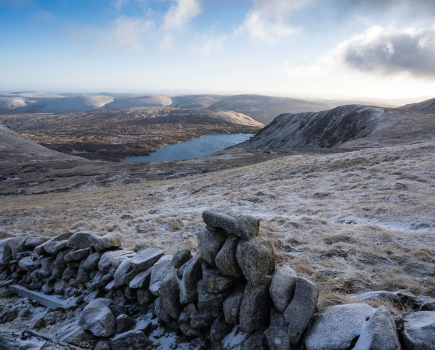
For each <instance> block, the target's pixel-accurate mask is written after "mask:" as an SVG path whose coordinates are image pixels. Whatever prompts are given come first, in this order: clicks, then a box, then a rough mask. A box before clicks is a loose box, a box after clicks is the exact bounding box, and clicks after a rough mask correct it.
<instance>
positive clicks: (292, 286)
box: [269, 265, 297, 313]
mask: <svg viewBox="0 0 435 350" xmlns="http://www.w3.org/2000/svg"><path fill="white" fill-rule="evenodd" d="M296 281H297V276H296V272H295V271H294V270H293V269H292V268H291V267H289V266H287V265H284V266H282V267H280V268H279V269H278V270H276V271H275V274H274V275H273V278H272V283H271V285H270V289H269V292H270V296H271V297H272V300H273V303H274V304H275V307H276V308H277V309H278V311H279V312H281V313H283V312H284V311H285V309H286V308H287V306H288V305H289V304H290V302H291V301H292V299H293V297H294V295H295V290H296Z"/></svg>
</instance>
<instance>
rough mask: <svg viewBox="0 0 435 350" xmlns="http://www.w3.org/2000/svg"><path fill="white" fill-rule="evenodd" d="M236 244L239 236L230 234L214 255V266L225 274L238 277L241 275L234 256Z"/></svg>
mask: <svg viewBox="0 0 435 350" xmlns="http://www.w3.org/2000/svg"><path fill="white" fill-rule="evenodd" d="M238 244H239V238H238V237H237V236H235V235H230V236H229V237H228V238H227V240H226V241H225V243H224V245H223V246H222V248H221V250H220V251H219V253H218V254H217V255H216V259H215V262H216V267H217V268H218V269H219V271H220V272H221V273H222V274H223V275H225V276H232V277H240V276H242V275H243V272H242V269H241V268H240V266H239V264H238V263H237V257H236V253H237V245H238Z"/></svg>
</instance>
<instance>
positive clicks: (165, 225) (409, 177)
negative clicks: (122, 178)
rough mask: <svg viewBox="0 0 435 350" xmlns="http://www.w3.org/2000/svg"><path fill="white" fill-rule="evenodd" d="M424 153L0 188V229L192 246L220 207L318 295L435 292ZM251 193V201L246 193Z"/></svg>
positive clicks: (428, 159) (432, 216)
mask: <svg viewBox="0 0 435 350" xmlns="http://www.w3.org/2000/svg"><path fill="white" fill-rule="evenodd" d="M433 154H435V142H429V143H422V144H417V145H404V146H397V147H389V148H384V149H366V150H362V151H357V152H352V153H342V154H333V155H323V156H320V155H316V156H314V155H310V156H301V157H288V158H281V159H278V160H271V161H268V162H264V163H259V164H255V165H252V166H249V167H244V168H237V169H228V170H224V171H222V172H216V173H207V174H202V175H197V176H192V177H189V178H181V179H176V180H165V181H150V182H144V183H141V184H139V185H127V186H121V187H111V188H107V189H102V190H94V191H80V192H70V193H59V194H49V195H38V196H22V197H15V198H12V197H11V198H1V199H0V232H4V233H5V235H6V236H8V235H18V234H22V233H28V234H32V235H47V236H54V235H57V234H59V233H62V232H68V231H72V232H76V231H79V230H84V229H86V230H92V231H95V232H98V233H99V234H104V233H107V232H111V233H114V234H115V233H116V234H119V235H120V236H121V239H122V246H123V248H125V249H138V248H139V247H140V246H145V245H151V244H153V245H158V246H160V247H162V248H163V249H164V250H165V251H167V252H169V253H175V252H176V251H177V250H179V249H182V248H186V247H187V248H190V249H192V250H194V251H196V249H197V240H196V236H197V234H198V232H199V231H200V230H202V229H204V227H205V226H204V223H203V222H202V218H201V213H202V211H203V210H205V209H208V208H218V209H229V210H232V211H235V212H237V213H240V214H249V215H253V216H256V217H258V218H260V219H261V228H260V234H261V235H262V236H264V237H267V238H268V239H269V240H270V241H271V243H272V245H273V247H274V250H275V252H276V261H277V265H278V266H279V265H282V264H288V265H289V266H291V267H292V268H293V269H294V270H295V271H296V272H297V274H298V275H299V276H302V277H305V278H308V279H310V280H313V281H314V282H316V283H317V284H318V286H319V288H320V292H321V299H322V298H324V300H326V301H325V303H331V302H333V301H334V300H338V301H337V302H339V301H340V300H345V298H347V297H349V295H352V294H359V293H363V292H367V291H374V290H389V291H397V290H402V289H406V290H410V291H411V292H413V293H416V294H424V295H428V296H433V297H435V282H433V276H434V271H435V247H433V242H434V238H435V196H434V193H435V159H434V157H433ZM392 159H393V160H392ZM404 174H406V176H404ZM308 175H309V176H308ZM399 177H400V179H399ZM418 179H425V180H426V182H424V181H418ZM397 183H400V184H401V185H400V186H399V187H397V186H396V185H397ZM198 189H199V191H198ZM192 193H193V194H192ZM326 194H327V195H326ZM254 197H257V198H260V199H261V201H249V200H246V199H248V198H254ZM135 247H136V248H135ZM331 293H333V294H331ZM325 296H326V297H325ZM322 300H323V299H322ZM331 300H332V301H331ZM399 311H400V310H399Z"/></svg>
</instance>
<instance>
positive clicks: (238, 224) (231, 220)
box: [202, 210, 260, 239]
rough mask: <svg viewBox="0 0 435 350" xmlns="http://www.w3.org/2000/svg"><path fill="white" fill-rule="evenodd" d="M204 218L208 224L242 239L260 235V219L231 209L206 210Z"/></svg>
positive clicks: (203, 214)
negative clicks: (236, 212) (239, 213)
mask: <svg viewBox="0 0 435 350" xmlns="http://www.w3.org/2000/svg"><path fill="white" fill-rule="evenodd" d="M202 218H203V220H204V222H205V223H206V225H207V226H209V227H213V228H221V229H223V230H225V231H227V232H229V233H232V234H233V235H236V236H238V237H240V238H242V239H251V238H253V237H255V236H258V232H259V229H260V220H259V219H255V218H254V217H252V216H249V215H238V214H235V213H233V212H230V211H218V210H206V211H204V212H203V213H202Z"/></svg>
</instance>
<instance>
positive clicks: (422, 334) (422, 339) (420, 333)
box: [403, 311, 435, 350]
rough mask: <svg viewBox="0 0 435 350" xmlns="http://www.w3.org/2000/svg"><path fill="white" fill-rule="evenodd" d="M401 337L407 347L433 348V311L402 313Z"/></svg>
mask: <svg viewBox="0 0 435 350" xmlns="http://www.w3.org/2000/svg"><path fill="white" fill-rule="evenodd" d="M403 322H404V331H403V338H404V340H405V344H406V346H407V347H408V349H412V350H414V349H415V350H420V349H421V350H426V349H430V350H432V349H435V311H418V312H414V313H405V314H403Z"/></svg>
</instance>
